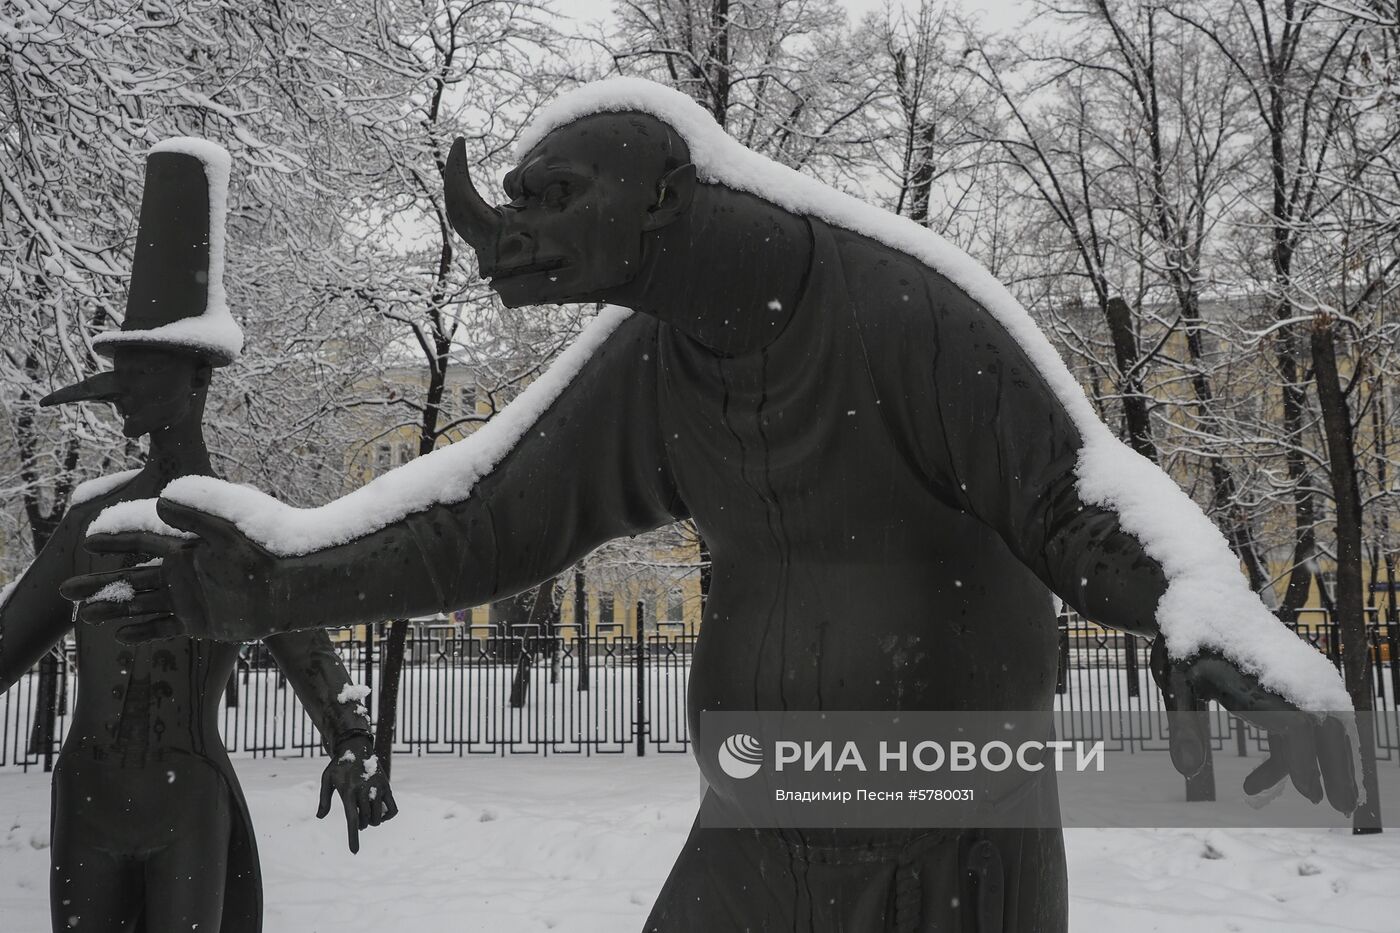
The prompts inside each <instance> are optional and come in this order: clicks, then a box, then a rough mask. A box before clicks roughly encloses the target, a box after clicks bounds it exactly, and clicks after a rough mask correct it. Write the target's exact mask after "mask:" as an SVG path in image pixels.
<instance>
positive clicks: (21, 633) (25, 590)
mask: <svg viewBox="0 0 1400 933" xmlns="http://www.w3.org/2000/svg"><path fill="white" fill-rule="evenodd" d="M70 515H71V513H70ZM82 530H83V528H82V523H79V522H76V521H72V520H70V518H69V517H68V516H65V517H64V518H63V520H62V521H60V522H59V525H58V528H56V529H55V530H54V533H53V535H52V536H51V537H50V538H49V541H48V544H46V545H45V546H44V549H43V550H42V551H40V552H39V556H38V557H37V558H35V560H34V563H32V564H30V565H29V568H28V569H27V570H25V572H24V573H23V574H21V575H20V578H19V579H18V580H16V581H15V582H14V584H13V586H11V587H5V588H0V693H4V692H5V691H6V690H8V689H10V687H12V686H14V684H15V683H16V682H17V681H18V680H19V679H20V677H22V676H24V674H25V672H26V671H28V670H29V669H30V668H31V667H33V666H34V663H35V662H36V661H38V660H39V659H40V658H41V657H43V655H44V652H46V651H48V650H49V649H50V648H52V647H53V646H54V645H55V644H57V643H58V641H59V639H61V638H62V637H63V635H64V633H65V632H67V631H68V629H69V628H70V627H71V626H72V625H73V604H72V603H70V602H69V601H68V600H66V599H64V598H63V596H62V595H61V594H60V593H59V591H58V587H59V584H61V583H62V582H63V580H64V578H66V577H67V576H68V575H69V574H71V573H72V572H73V558H74V554H75V551H76V550H77V548H78V547H79V546H80V545H81V543H82Z"/></svg>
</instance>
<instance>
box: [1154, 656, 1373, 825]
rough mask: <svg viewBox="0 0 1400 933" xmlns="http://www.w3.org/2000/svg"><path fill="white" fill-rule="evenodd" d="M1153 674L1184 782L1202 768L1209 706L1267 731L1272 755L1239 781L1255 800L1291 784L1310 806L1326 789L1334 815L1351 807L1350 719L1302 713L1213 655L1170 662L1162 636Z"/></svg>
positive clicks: (1353, 775)
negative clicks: (1287, 782) (1285, 782)
mask: <svg viewBox="0 0 1400 933" xmlns="http://www.w3.org/2000/svg"><path fill="white" fill-rule="evenodd" d="M1152 676H1153V678H1154V679H1155V680H1156V681H1157V686H1158V687H1160V688H1161V690H1162V697H1163V700H1164V701H1165V703H1166V707H1167V710H1168V712H1169V713H1170V714H1171V736H1170V743H1171V756H1172V764H1173V765H1175V766H1176V769H1177V770H1178V771H1180V772H1181V773H1182V774H1183V775H1185V776H1186V777H1191V776H1192V775H1194V774H1195V773H1196V772H1198V771H1200V769H1201V768H1202V767H1203V766H1204V765H1205V744H1206V742H1207V741H1209V738H1208V735H1209V733H1208V731H1207V729H1206V720H1205V716H1204V713H1202V712H1201V710H1203V709H1204V708H1205V704H1206V703H1207V702H1209V701H1210V700H1214V701H1215V702H1217V703H1219V704H1220V705H1221V706H1223V707H1225V708H1226V709H1227V710H1229V711H1230V712H1232V713H1234V714H1236V715H1238V716H1240V717H1241V718H1242V719H1245V720H1247V721H1249V722H1250V723H1252V724H1254V725H1256V726H1258V727H1259V728H1261V729H1263V730H1265V731H1266V732H1268V735H1269V757H1268V758H1266V759H1264V763H1263V764H1261V765H1260V766H1259V767H1257V768H1255V769H1254V770H1253V771H1251V772H1250V774H1249V776H1248V777H1246V778H1245V779H1244V791H1245V793H1246V794H1248V795H1250V796H1251V797H1257V796H1259V795H1262V794H1265V793H1266V792H1268V791H1271V790H1273V789H1274V788H1277V787H1279V786H1280V785H1281V783H1282V782H1283V780H1284V778H1291V779H1292V781H1293V786H1294V787H1296V788H1297V789H1298V792H1299V793H1300V794H1302V795H1303V796H1304V797H1306V798H1308V799H1309V800H1311V801H1312V802H1313V803H1321V802H1322V797H1323V791H1324V788H1325V790H1326V796H1327V802H1328V803H1329V804H1331V805H1332V807H1333V808H1334V809H1336V810H1338V811H1340V812H1342V813H1348V814H1349V813H1351V811H1352V810H1354V809H1356V803H1357V798H1358V791H1357V775H1356V767H1355V758H1354V756H1353V750H1352V741H1353V735H1354V729H1355V726H1354V720H1350V721H1347V720H1344V719H1342V718H1340V717H1339V716H1338V715H1323V714H1319V713H1311V712H1306V711H1303V710H1300V709H1298V707H1296V706H1294V705H1293V704H1292V703H1289V702H1288V701H1287V700H1285V699H1283V697H1281V696H1279V695H1278V694H1276V693H1273V692H1272V691H1270V690H1266V689H1265V688H1264V687H1263V685H1261V684H1260V683H1259V680H1258V678H1256V677H1254V676H1253V675H1252V674H1247V673H1245V672H1244V671H1241V670H1240V669H1239V668H1238V667H1236V666H1235V665H1234V664H1233V663H1231V662H1230V661H1227V660H1226V659H1225V658H1224V657H1222V656H1221V655H1219V654H1217V653H1214V652H1209V651H1206V652H1201V653H1200V654H1197V655H1195V656H1194V657H1192V658H1189V659H1186V660H1177V659H1172V658H1169V657H1168V656H1167V649H1166V643H1165V642H1164V641H1163V639H1162V638H1161V636H1158V638H1157V640H1156V641H1155V642H1153V644H1152Z"/></svg>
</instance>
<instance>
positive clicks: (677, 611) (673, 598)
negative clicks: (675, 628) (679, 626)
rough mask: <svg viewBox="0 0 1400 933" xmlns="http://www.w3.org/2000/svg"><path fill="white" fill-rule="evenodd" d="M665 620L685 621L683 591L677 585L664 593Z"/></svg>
mask: <svg viewBox="0 0 1400 933" xmlns="http://www.w3.org/2000/svg"><path fill="white" fill-rule="evenodd" d="M666 621H668V622H683V621H685V593H684V591H682V590H681V588H680V587H678V586H676V587H672V588H671V592H669V593H667V594H666Z"/></svg>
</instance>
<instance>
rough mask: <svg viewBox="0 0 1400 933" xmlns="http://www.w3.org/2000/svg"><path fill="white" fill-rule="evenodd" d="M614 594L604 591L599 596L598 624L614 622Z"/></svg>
mask: <svg viewBox="0 0 1400 933" xmlns="http://www.w3.org/2000/svg"><path fill="white" fill-rule="evenodd" d="M613 614H614V610H613V595H612V594H611V593H603V594H601V595H600V596H599V597H598V624H599V625H611V624H612V622H613Z"/></svg>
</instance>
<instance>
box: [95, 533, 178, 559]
mask: <svg viewBox="0 0 1400 933" xmlns="http://www.w3.org/2000/svg"><path fill="white" fill-rule="evenodd" d="M189 540H190V539H189V538H177V537H175V536H174V535H163V534H159V533H158V532H154V531H117V532H112V533H110V534H99V535H89V536H88V537H87V538H86V539H85V540H84V541H83V548H84V549H85V550H87V551H90V552H91V553H93V554H149V555H150V556H152V557H169V556H170V555H172V554H174V553H175V552H176V551H179V550H180V549H182V548H184V547H185V546H186V545H187V544H188V543H189Z"/></svg>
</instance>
